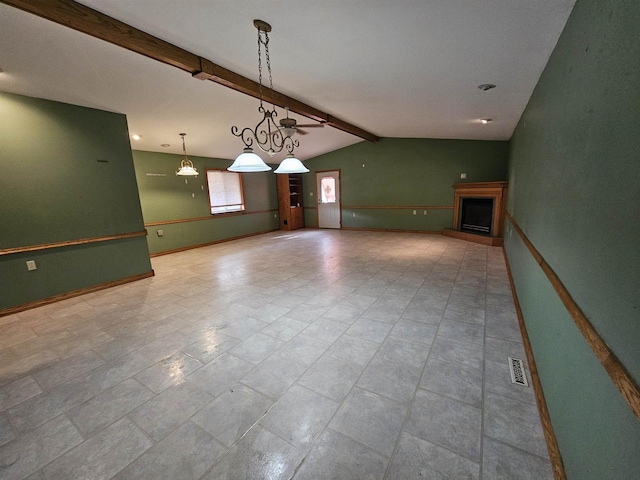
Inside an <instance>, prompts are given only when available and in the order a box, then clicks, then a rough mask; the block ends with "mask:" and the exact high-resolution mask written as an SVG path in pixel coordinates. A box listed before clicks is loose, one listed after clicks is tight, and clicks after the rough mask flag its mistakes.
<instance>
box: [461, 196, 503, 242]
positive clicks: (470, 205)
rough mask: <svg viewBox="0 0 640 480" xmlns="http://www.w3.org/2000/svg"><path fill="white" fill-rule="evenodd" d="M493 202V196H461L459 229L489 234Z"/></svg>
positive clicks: (491, 224)
mask: <svg viewBox="0 0 640 480" xmlns="http://www.w3.org/2000/svg"><path fill="white" fill-rule="evenodd" d="M493 204H494V199H493V198H473V197H463V198H462V199H461V205H460V225H459V229H460V231H462V232H469V233H477V234H480V235H488V236H491V233H492V232H491V230H492V226H493Z"/></svg>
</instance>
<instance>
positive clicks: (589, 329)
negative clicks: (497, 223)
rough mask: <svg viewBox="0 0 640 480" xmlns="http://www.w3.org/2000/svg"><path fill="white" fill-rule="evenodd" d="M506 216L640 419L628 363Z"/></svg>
mask: <svg viewBox="0 0 640 480" xmlns="http://www.w3.org/2000/svg"><path fill="white" fill-rule="evenodd" d="M506 217H507V219H508V220H509V222H511V225H512V226H513V229H514V230H515V231H516V232H517V233H518V235H519V236H520V238H521V239H522V241H523V242H524V244H525V245H526V247H527V248H528V249H529V251H530V252H531V255H532V256H533V258H534V259H535V261H536V263H537V264H538V265H540V268H542V271H543V272H544V273H545V275H546V276H547V278H548V279H549V282H550V283H551V285H552V286H553V288H554V290H555V291H556V293H557V294H558V297H560V300H561V301H562V303H563V305H564V306H565V308H566V309H567V311H568V312H569V315H571V318H572V319H573V321H574V322H575V324H576V326H577V327H578V330H580V332H581V333H582V335H583V336H584V338H585V340H586V341H587V344H588V345H589V346H590V347H591V350H593V353H594V354H595V355H596V357H597V358H598V360H599V361H600V363H601V364H602V366H603V367H604V369H605V370H606V371H607V373H608V374H609V376H610V377H611V380H612V381H613V383H614V384H615V386H616V387H617V388H618V390H619V391H620V393H621V394H622V397H623V398H624V400H625V401H626V402H627V404H628V405H629V407H630V408H631V410H632V411H633V413H634V414H635V416H636V417H637V418H638V420H640V388H638V385H637V384H636V382H635V381H634V379H633V378H632V377H631V375H630V374H629V372H628V371H627V369H626V368H625V366H624V365H623V364H622V362H621V361H620V360H619V359H618V357H617V356H616V354H615V353H613V351H612V350H611V349H610V348H609V346H608V345H607V344H606V342H605V341H604V339H603V338H602V337H601V336H600V334H599V333H598V331H597V330H596V328H595V327H594V326H593V324H592V323H591V322H590V321H589V319H588V318H587V317H586V316H585V314H584V313H583V312H582V310H581V309H580V307H579V306H578V304H577V303H576V302H575V300H573V298H572V297H571V294H570V293H569V291H568V290H567V288H566V287H565V286H564V284H563V283H562V281H561V280H560V278H559V277H558V275H556V273H555V272H554V271H553V269H552V268H551V266H549V264H548V263H547V262H546V260H545V259H544V258H543V257H542V255H541V254H540V252H538V250H536V248H535V247H534V246H533V244H532V243H531V241H530V240H529V239H528V238H527V236H526V235H525V233H524V232H523V231H522V229H521V228H520V226H519V225H518V224H517V222H516V221H515V220H514V218H513V217H512V216H511V214H510V213H509V212H506Z"/></svg>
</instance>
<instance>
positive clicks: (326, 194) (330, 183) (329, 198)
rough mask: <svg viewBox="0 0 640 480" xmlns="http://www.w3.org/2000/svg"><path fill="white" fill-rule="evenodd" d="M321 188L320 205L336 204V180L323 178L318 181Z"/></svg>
mask: <svg viewBox="0 0 640 480" xmlns="http://www.w3.org/2000/svg"><path fill="white" fill-rule="evenodd" d="M320 187H321V188H322V196H321V198H322V203H336V179H335V178H333V177H323V178H322V180H320Z"/></svg>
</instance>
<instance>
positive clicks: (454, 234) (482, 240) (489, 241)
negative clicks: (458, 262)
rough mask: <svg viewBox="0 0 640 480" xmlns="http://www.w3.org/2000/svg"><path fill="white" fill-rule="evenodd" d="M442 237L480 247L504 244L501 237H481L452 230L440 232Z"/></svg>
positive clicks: (446, 229) (447, 229)
mask: <svg viewBox="0 0 640 480" xmlns="http://www.w3.org/2000/svg"><path fill="white" fill-rule="evenodd" d="M442 235H444V236H445V237H451V238H457V239H459V240H466V241H467V242H473V243H479V244H481V245H489V246H490V247H501V246H502V245H503V244H504V240H503V239H502V238H501V237H485V236H483V235H475V234H473V233H467V232H460V231H459V230H452V229H450V228H445V229H444V230H442Z"/></svg>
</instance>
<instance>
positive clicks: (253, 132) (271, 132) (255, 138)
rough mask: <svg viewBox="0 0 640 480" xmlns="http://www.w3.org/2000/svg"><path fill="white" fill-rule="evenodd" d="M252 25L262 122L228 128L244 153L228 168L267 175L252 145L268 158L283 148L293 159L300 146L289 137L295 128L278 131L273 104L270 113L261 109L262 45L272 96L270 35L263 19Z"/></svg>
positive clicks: (269, 26) (265, 166)
mask: <svg viewBox="0 0 640 480" xmlns="http://www.w3.org/2000/svg"><path fill="white" fill-rule="evenodd" d="M253 25H254V26H255V27H256V28H257V29H258V83H259V85H260V105H259V106H258V112H259V113H261V114H262V120H260V122H258V124H257V125H256V126H255V128H253V129H251V128H249V127H245V128H243V129H242V130H240V129H239V128H238V127H236V126H235V125H234V126H232V127H231V133H232V134H233V135H235V136H236V137H239V138H240V139H241V140H242V142H243V143H244V146H245V148H244V151H243V153H242V154H240V155H239V156H238V158H236V160H235V161H234V162H233V164H232V165H231V166H230V167H229V168H228V169H227V170H230V171H232V172H266V171H268V170H271V167H270V166H269V165H267V164H266V163H264V162H263V161H262V159H261V158H260V157H259V156H258V155H256V154H255V153H254V151H253V146H254V144H255V145H256V146H257V147H258V148H259V149H260V150H262V151H263V152H265V153H266V154H268V155H269V156H270V157H273V156H274V155H275V154H276V153H280V152H281V151H282V150H283V149H286V150H287V151H288V152H289V155H291V157H292V158H295V157H294V156H293V149H294V148H295V147H297V146H299V143H298V141H297V140H293V139H292V138H291V135H293V133H294V132H295V129H291V128H289V129H284V128H280V127H279V126H278V124H276V122H275V118H276V117H277V116H278V112H277V111H276V107H275V105H273V104H272V105H271V110H269V109H268V108H266V107H265V106H264V102H263V98H262V97H263V95H262V90H263V86H262V46H264V50H265V60H266V63H267V70H268V72H269V89H270V90H271V92H272V93H273V80H272V77H271V59H270V58H269V32H270V31H271V25H269V24H268V23H267V22H264V21H262V20H254V21H253ZM285 160H286V159H285ZM283 162H284V161H283ZM303 168H304V166H303ZM307 171H308V170H307Z"/></svg>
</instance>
